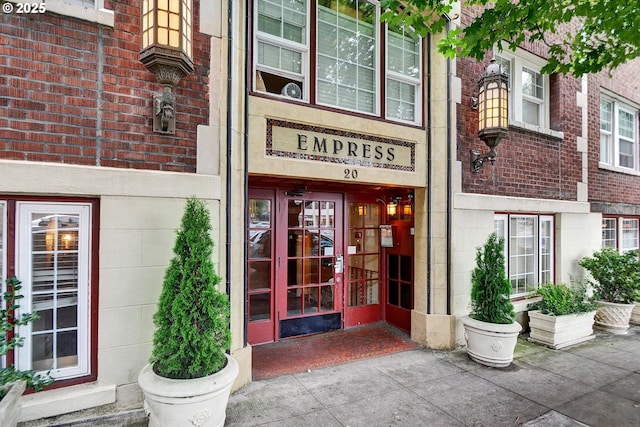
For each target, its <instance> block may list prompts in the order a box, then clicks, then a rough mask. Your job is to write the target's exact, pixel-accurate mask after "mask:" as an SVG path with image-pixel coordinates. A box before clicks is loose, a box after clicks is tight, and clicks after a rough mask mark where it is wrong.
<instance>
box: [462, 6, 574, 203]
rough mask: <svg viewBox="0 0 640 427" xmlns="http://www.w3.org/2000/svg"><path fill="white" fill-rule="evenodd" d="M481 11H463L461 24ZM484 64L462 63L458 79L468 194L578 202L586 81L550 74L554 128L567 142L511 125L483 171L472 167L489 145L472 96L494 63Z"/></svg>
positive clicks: (536, 49)
mask: <svg viewBox="0 0 640 427" xmlns="http://www.w3.org/2000/svg"><path fill="white" fill-rule="evenodd" d="M477 10H478V9H477V8H465V9H463V16H462V25H463V26H465V25H468V23H469V22H471V19H472V18H473V16H475V14H476V13H477ZM522 48H523V49H524V50H527V51H529V52H530V53H533V54H535V55H537V56H540V57H544V56H545V55H546V54H547V48H546V46H544V45H530V44H524V45H523V46H522ZM491 56H492V55H491V54H489V53H488V54H487V56H486V57H485V59H484V61H482V62H479V61H476V60H474V59H458V60H457V67H456V70H457V75H458V77H460V79H461V80H462V103H461V104H459V105H458V108H457V115H458V123H457V131H458V141H457V142H458V146H457V159H458V160H460V161H461V162H462V165H463V166H462V187H463V191H464V192H466V193H482V194H492V195H501V196H515V197H529V198H544V199H554V200H576V199H577V185H576V184H577V183H578V182H580V181H581V180H582V170H581V168H582V157H581V155H580V153H578V152H577V136H580V135H581V120H582V118H581V110H580V109H579V108H578V107H577V106H576V92H577V91H580V90H581V81H580V80H579V79H576V78H574V77H571V76H562V75H552V76H550V82H549V83H550V104H549V115H550V128H551V129H553V130H558V131H562V132H563V133H564V139H559V138H555V137H552V136H549V135H546V134H542V133H537V132H531V131H527V130H524V129H521V128H516V127H513V126H511V127H510V129H509V134H508V135H507V137H506V138H504V139H503V140H502V142H501V143H500V145H499V146H498V147H497V149H496V151H497V153H498V156H497V158H496V162H495V164H494V165H491V164H490V163H488V162H487V163H485V166H484V167H483V168H482V169H481V170H480V172H479V173H477V174H474V173H472V172H471V169H470V164H471V160H470V158H471V157H470V151H471V150H472V149H475V150H478V151H480V152H481V153H483V154H484V153H486V152H487V151H488V147H487V146H486V145H485V144H484V142H483V141H482V140H480V139H479V138H478V136H477V132H478V120H477V117H478V116H477V115H478V112H477V110H473V109H472V108H471V101H470V99H471V97H477V96H478V85H477V82H478V80H479V78H480V76H481V74H482V73H483V71H484V68H485V67H486V66H487V65H488V64H489V60H490V58H491Z"/></svg>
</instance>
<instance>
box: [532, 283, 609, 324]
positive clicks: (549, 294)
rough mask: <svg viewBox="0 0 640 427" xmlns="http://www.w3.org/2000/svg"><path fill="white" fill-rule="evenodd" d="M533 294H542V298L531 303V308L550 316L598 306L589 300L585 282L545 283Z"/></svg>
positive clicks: (592, 309) (582, 311)
mask: <svg viewBox="0 0 640 427" xmlns="http://www.w3.org/2000/svg"><path fill="white" fill-rule="evenodd" d="M531 296H541V297H542V300H541V301H537V302H534V303H532V304H531V305H529V309H530V310H540V312H541V313H542V314H546V315H549V316H562V315H565V314H580V313H588V312H590V311H594V310H596V309H597V308H598V305H597V304H595V303H593V302H590V301H589V300H588V297H587V291H586V286H585V284H583V283H572V284H571V286H567V285H565V284H558V285H556V284H553V283H545V284H544V285H541V286H540V287H539V288H538V289H537V290H536V291H535V292H533V294H532V295H531Z"/></svg>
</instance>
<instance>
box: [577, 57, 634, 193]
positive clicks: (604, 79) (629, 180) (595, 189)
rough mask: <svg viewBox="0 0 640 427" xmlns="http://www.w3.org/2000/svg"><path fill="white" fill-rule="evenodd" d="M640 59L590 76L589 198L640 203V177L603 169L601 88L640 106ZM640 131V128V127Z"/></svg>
mask: <svg viewBox="0 0 640 427" xmlns="http://www.w3.org/2000/svg"><path fill="white" fill-rule="evenodd" d="M638 76H640V59H636V60H634V61H631V62H629V63H627V64H624V65H622V66H620V67H619V68H617V69H616V70H614V71H613V72H612V73H611V74H609V73H608V72H602V73H600V74H598V75H593V76H590V77H589V200H590V201H593V202H605V203H625V204H636V205H640V176H635V175H629V174H625V173H619V172H613V171H609V170H605V169H600V168H599V167H598V163H599V160H600V91H601V88H605V89H608V90H610V91H611V92H613V93H615V94H617V95H619V96H621V97H622V98H624V99H626V100H629V101H631V102H635V103H636V104H637V105H640V80H639V79H638ZM638 132H639V133H640V129H638Z"/></svg>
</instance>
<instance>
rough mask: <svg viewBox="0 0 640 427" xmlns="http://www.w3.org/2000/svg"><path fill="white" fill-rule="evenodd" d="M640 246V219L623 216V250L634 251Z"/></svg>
mask: <svg viewBox="0 0 640 427" xmlns="http://www.w3.org/2000/svg"><path fill="white" fill-rule="evenodd" d="M638 248H640V245H638V219H637V218H623V219H622V247H621V248H620V250H621V251H622V252H627V251H632V250H634V249H638Z"/></svg>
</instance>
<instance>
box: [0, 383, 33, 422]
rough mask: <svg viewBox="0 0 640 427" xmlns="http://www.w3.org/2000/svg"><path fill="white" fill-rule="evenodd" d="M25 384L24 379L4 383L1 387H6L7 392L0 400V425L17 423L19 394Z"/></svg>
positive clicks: (20, 406)
mask: <svg viewBox="0 0 640 427" xmlns="http://www.w3.org/2000/svg"><path fill="white" fill-rule="evenodd" d="M26 386H27V383H26V382H25V381H15V382H11V383H7V384H5V385H4V387H3V388H5V389H8V390H9V392H8V393H7V394H5V396H4V397H3V398H2V400H0V426H2V427H15V426H16V425H17V424H18V416H19V415H20V410H21V409H22V405H21V404H20V396H22V393H23V392H24V389H25V387H26Z"/></svg>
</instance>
